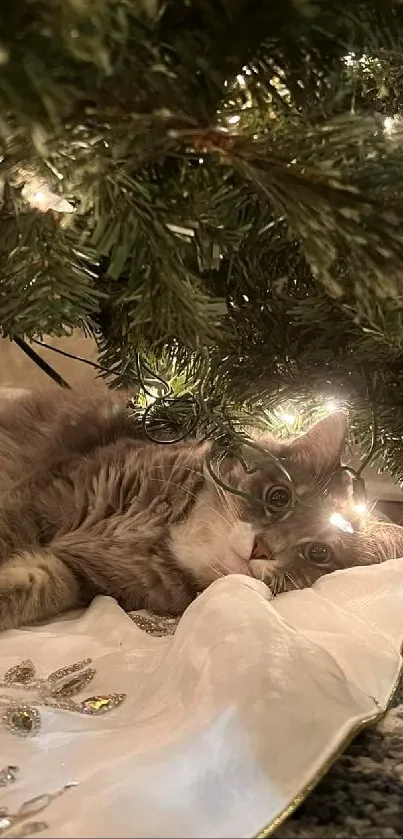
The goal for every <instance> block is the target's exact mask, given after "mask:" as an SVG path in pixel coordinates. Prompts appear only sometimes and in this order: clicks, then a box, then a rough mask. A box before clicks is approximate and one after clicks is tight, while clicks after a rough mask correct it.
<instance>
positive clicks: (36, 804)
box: [18, 793, 53, 818]
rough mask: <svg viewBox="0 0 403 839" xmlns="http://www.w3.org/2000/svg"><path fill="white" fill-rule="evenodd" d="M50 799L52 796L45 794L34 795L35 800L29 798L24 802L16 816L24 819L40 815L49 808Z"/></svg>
mask: <svg viewBox="0 0 403 839" xmlns="http://www.w3.org/2000/svg"><path fill="white" fill-rule="evenodd" d="M52 798H53V796H52V795H49V794H46V793H45V794H44V795H36V796H35V798H30V799H29V800H28V801H24V803H23V804H21V807H20V809H19V810H18V815H19V816H24V818H26V817H27V816H36V814H37V813H40V812H41V810H45V809H46V807H49V804H50V802H51V801H52Z"/></svg>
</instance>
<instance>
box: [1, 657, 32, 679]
mask: <svg viewBox="0 0 403 839" xmlns="http://www.w3.org/2000/svg"><path fill="white" fill-rule="evenodd" d="M35 675H36V670H35V667H34V664H33V662H32V661H31V660H30V659H29V658H27V659H25V661H22V662H21V664H16V665H15V666H14V667H10V669H9V670H7V673H6V674H5V676H4V679H3V681H4V683H5V684H6V685H26V684H27V682H30V681H31V680H32V679H34V678H35Z"/></svg>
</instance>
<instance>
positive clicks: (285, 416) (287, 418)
mask: <svg viewBox="0 0 403 839" xmlns="http://www.w3.org/2000/svg"><path fill="white" fill-rule="evenodd" d="M279 416H280V419H282V420H283V422H285V424H286V425H294V423H295V422H296V420H297V417H296V415H295V414H291V413H288V412H287V411H285V412H283V411H282V412H281V413H280V415H279Z"/></svg>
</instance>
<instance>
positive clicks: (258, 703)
mask: <svg viewBox="0 0 403 839" xmlns="http://www.w3.org/2000/svg"><path fill="white" fill-rule="evenodd" d="M402 638H403V560H394V561H390V562H387V563H385V564H384V565H377V566H372V567H369V568H353V569H349V570H346V571H340V572H337V573H335V574H332V575H330V576H328V577H324V578H323V579H322V580H320V581H318V583H317V584H316V585H315V586H314V588H313V589H310V590H305V591H297V592H290V593H288V594H285V595H281V596H280V597H277V598H276V599H275V600H273V601H269V599H268V592H267V589H266V587H265V586H264V585H263V584H262V583H259V582H257V581H254V580H251V579H249V578H247V577H243V576H232V577H226V578H224V579H222V580H219V581H217V582H216V583H215V584H214V585H212V586H211V587H210V588H209V589H208V590H207V591H206V592H205V593H204V594H203V595H202V596H200V597H199V598H198V599H197V600H196V601H195V602H194V603H193V604H192V605H191V606H190V608H189V609H188V610H187V612H186V613H185V615H184V616H183V618H182V619H181V621H180V623H179V626H178V628H177V631H176V633H175V635H174V636H172V637H163V638H156V637H151V636H149V635H147V634H146V633H145V632H143V631H142V630H141V629H139V628H138V627H137V626H136V625H135V624H134V623H133V622H132V621H131V619H130V618H129V617H128V616H127V615H126V614H125V613H124V612H123V611H122V610H121V609H120V608H119V607H118V606H117V605H116V603H115V602H114V601H113V600H111V599H109V598H105V597H102V598H98V599H96V600H95V601H94V602H93V604H92V606H91V607H90V608H89V609H88V610H87V611H86V612H85V613H84V614H82V615H80V616H78V617H77V616H72V617H71V618H69V619H66V620H61V621H56V622H55V623H53V624H50V625H47V626H41V627H36V628H31V629H26V630H17V631H10V632H7V633H3V634H2V636H1V637H0V645H1V646H0V649H1V657H0V671H1V672H0V676H1V678H2V677H3V675H4V673H5V671H6V670H7V669H8V668H10V667H12V666H14V665H16V664H18V663H19V662H21V661H22V660H23V659H27V658H29V659H32V661H33V662H34V664H35V666H36V669H37V673H38V674H39V675H40V676H46V675H47V674H49V673H50V671H52V670H56V669H57V668H60V667H64V666H65V665H69V664H71V663H72V662H74V661H78V660H79V659H84V658H87V657H91V658H92V659H93V666H94V667H95V668H96V671H97V674H96V676H95V678H94V680H93V682H92V683H91V685H89V686H87V687H86V688H84V690H83V691H82V692H81V693H80V694H79V695H78V697H77V698H76V699H77V701H79V700H82V699H84V698H86V697H88V696H92V695H94V694H105V693H113V692H117V693H126V694H127V697H126V700H125V701H124V702H123V703H122V704H121V705H120V706H119V707H117V708H115V709H114V710H113V711H111V712H110V713H108V714H105V715H103V716H101V717H87V716H83V715H80V714H75V713H71V712H68V711H64V710H60V709H49V708H39V711H40V714H41V718H42V725H41V728H40V731H39V732H38V734H37V735H36V736H35V737H30V738H22V737H19V736H17V735H15V734H13V733H11V732H10V731H7V730H6V729H4V728H1V727H0V754H1V763H0V769H1V767H2V766H3V765H6V764H13V765H17V766H19V767H20V772H19V774H18V779H17V781H16V782H15V783H13V784H10V785H7V786H5V787H4V788H2V789H0V807H3V806H4V807H8V808H9V811H10V812H11V813H15V812H16V811H17V810H18V808H19V807H20V805H21V804H22V802H23V801H26V800H27V799H30V798H32V797H34V796H37V795H40V794H44V793H52V792H55V791H57V790H58V789H59V788H61V787H63V785H64V784H66V783H69V782H71V781H77V782H78V785H77V786H76V787H75V788H74V789H71V790H70V791H69V792H67V793H65V794H64V795H62V796H60V797H59V798H57V799H55V800H52V801H51V803H50V804H49V806H48V807H47V808H46V809H45V810H44V812H43V813H41V815H40V816H36V817H35V820H38V819H43V820H44V821H46V823H47V824H48V825H49V829H48V831H45V832H44V833H43V834H41V835H43V836H44V837H46V836H48V835H49V836H52V837H77V836H80V837H143V838H144V837H150V838H151V837H175V839H179V838H180V837H200V838H201V837H217V839H218V837H223V839H230V837H252V836H253V835H255V834H257V833H259V832H260V831H262V830H265V829H266V830H267V829H268V828H271V829H273V828H274V827H275V825H276V824H277V823H278V820H279V819H281V818H282V817H284V815H285V814H286V813H287V812H289V810H290V808H292V807H293V806H295V805H296V804H297V803H298V802H299V801H300V800H301V799H302V798H303V797H305V796H306V794H307V793H308V791H309V788H310V786H311V785H312V784H314V783H315V782H316V781H317V780H318V778H319V777H320V775H321V774H323V772H324V771H325V770H326V767H327V766H328V765H329V763H330V762H331V760H332V759H334V758H335V756H337V754H338V753H339V752H340V751H341V750H342V749H343V748H344V746H345V745H346V742H347V740H348V739H349V737H351V736H352V734H353V733H355V732H356V731H357V730H359V728H360V727H361V726H362V725H364V724H365V723H366V722H368V721H370V720H375V719H376V718H378V717H379V716H380V714H381V712H382V710H384V709H385V708H386V706H387V704H388V701H389V699H390V697H391V694H392V692H393V689H394V686H395V685H396V682H397V680H398V677H399V672H400V669H401V657H400V646H401V641H402ZM0 690H1V691H2V695H4V694H5V692H6V691H5V690H4V689H0ZM8 693H9V695H10V696H11V695H12V696H13V697H14V698H17V696H18V698H21V696H22V695H23V696H25V697H26V698H28V697H29V694H28V693H27V694H24V691H21V690H19V691H18V692H17V691H16V690H11V689H10V690H9V691H8ZM31 821H32V819H31ZM21 824H22V823H21ZM15 830H16V828H15ZM18 830H21V825H19V826H18ZM0 833H1V815H0ZM6 835H10V836H11V835H12V833H11V832H9V833H6ZM14 835H17V832H15V833H14ZM26 835H30V833H29V830H28V832H27V833H26Z"/></svg>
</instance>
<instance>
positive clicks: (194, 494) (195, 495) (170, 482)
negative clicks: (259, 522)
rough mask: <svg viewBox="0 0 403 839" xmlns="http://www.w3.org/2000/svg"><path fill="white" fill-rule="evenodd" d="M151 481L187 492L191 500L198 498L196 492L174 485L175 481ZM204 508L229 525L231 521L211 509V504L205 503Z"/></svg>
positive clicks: (161, 479)
mask: <svg viewBox="0 0 403 839" xmlns="http://www.w3.org/2000/svg"><path fill="white" fill-rule="evenodd" d="M153 480H154V481H158V483H161V484H165V485H169V486H174V487H178V489H182V490H183V491H184V492H187V493H188V495H190V496H192V498H195V499H196V500H197V499H198V498H199V495H198V494H197V493H196V492H192V490H190V489H188V487H185V486H183V484H177V483H175V481H170V480H169V479H166V478H153ZM205 506H206V507H207V509H209V510H211V511H212V512H213V513H214V516H218V517H219V518H221V519H222V520H223V522H224V523H225V524H231V523H232V522H231V521H229V520H228V519H226V518H225V516H224V515H223V514H222V513H220V512H219V510H217V509H216V508H215V507H213V505H212V504H208V503H207V502H205ZM234 518H235V517H234Z"/></svg>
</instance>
